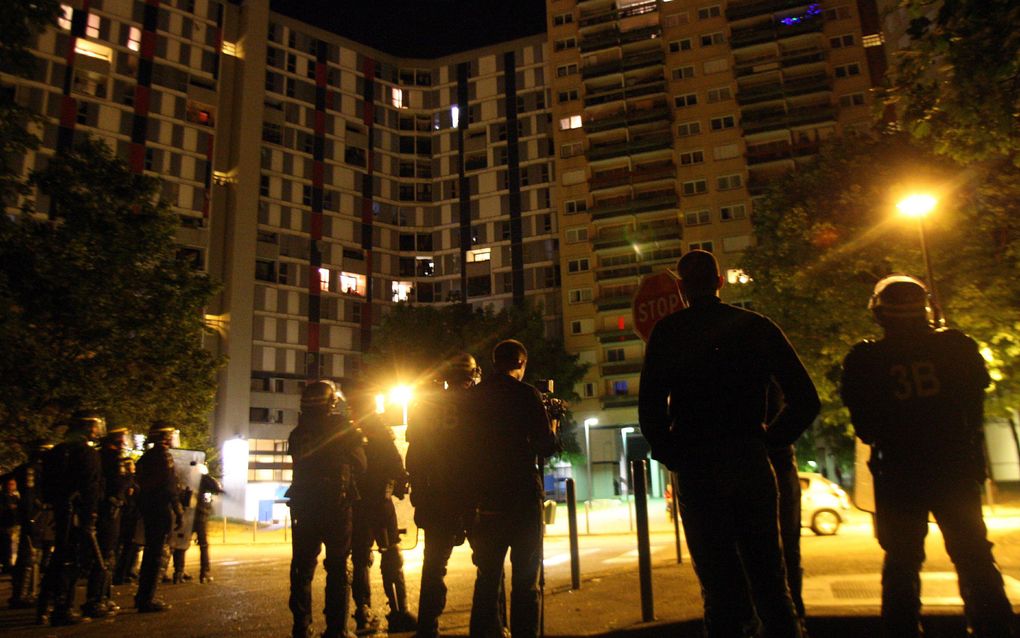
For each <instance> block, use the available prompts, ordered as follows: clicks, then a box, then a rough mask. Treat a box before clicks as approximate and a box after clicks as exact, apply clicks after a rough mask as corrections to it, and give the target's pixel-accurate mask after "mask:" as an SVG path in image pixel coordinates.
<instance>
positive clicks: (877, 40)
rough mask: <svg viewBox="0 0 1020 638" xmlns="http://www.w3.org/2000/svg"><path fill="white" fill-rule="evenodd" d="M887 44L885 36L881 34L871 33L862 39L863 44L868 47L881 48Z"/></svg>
mask: <svg viewBox="0 0 1020 638" xmlns="http://www.w3.org/2000/svg"><path fill="white" fill-rule="evenodd" d="M884 42H885V36H884V35H882V34H881V33H870V34H868V35H866V36H864V37H863V38H861V44H863V45H864V46H865V48H867V47H880V46H882V44H883V43H884Z"/></svg>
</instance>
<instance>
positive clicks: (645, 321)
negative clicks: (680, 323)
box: [633, 270, 684, 341]
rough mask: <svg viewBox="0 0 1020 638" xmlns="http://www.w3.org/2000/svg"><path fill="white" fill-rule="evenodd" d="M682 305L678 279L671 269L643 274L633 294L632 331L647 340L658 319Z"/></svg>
mask: <svg viewBox="0 0 1020 638" xmlns="http://www.w3.org/2000/svg"><path fill="white" fill-rule="evenodd" d="M683 307H684V302H683V299H681V298H680V286H679V279H678V278H677V276H676V275H675V274H673V272H672V271H669V270H664V271H662V272H659V273H655V274H654V275H645V277H644V279H642V280H641V285H639V286H638V290H637V293H635V295H634V305H633V311H634V332H636V333H637V334H638V336H639V337H641V339H642V340H644V341H648V337H650V336H651V334H652V328H654V327H655V324H656V323H658V321H659V320H660V319H662V318H663V317H665V316H666V315H669V314H673V313H674V312H676V311H677V310H680V309H681V308H683Z"/></svg>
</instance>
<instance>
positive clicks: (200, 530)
mask: <svg viewBox="0 0 1020 638" xmlns="http://www.w3.org/2000/svg"><path fill="white" fill-rule="evenodd" d="M200 470H201V471H202V478H201V479H199V481H198V504H197V505H196V506H195V520H194V521H193V522H192V524H191V531H192V533H194V535H195V540H196V541H197V542H198V550H199V572H198V582H200V583H209V582H212V575H211V574H210V562H209V516H210V515H211V514H212V500H213V496H215V495H217V494H222V493H223V486H222V485H220V482H219V481H217V480H216V478H215V477H213V476H212V475H211V474H209V468H208V467H206V466H205V465H202V466H201V467H200Z"/></svg>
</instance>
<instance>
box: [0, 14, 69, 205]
mask: <svg viewBox="0 0 1020 638" xmlns="http://www.w3.org/2000/svg"><path fill="white" fill-rule="evenodd" d="M60 10H61V9H60V3H59V2H58V1H57V0H9V1H8V2H5V3H4V9H3V11H0V73H7V74H10V75H15V76H22V77H31V76H32V74H33V71H34V70H35V61H34V58H33V57H32V54H31V52H30V51H29V50H28V49H29V46H31V44H32V42H33V39H34V38H35V36H37V35H38V34H39V33H40V32H41V31H42V30H43V29H45V28H46V27H47V26H49V25H52V24H55V23H56V21H57V14H58V13H59V12H60ZM37 118H38V115H37V114H35V113H32V112H31V111H30V110H28V109H27V108H25V107H24V106H22V105H20V104H18V103H17V102H16V101H15V95H14V91H13V90H6V89H5V90H0V206H4V205H7V204H13V203H14V198H15V197H16V196H17V195H21V194H24V193H25V184H24V183H23V181H22V179H21V171H20V168H19V164H18V162H17V160H19V159H20V158H21V157H23V156H24V154H25V152H26V151H29V150H32V149H35V148H36V147H38V145H39V139H38V138H37V137H35V136H34V135H32V134H31V133H30V132H29V131H28V130H27V129H26V127H25V125H26V123H28V122H29V121H32V120H35V119H37Z"/></svg>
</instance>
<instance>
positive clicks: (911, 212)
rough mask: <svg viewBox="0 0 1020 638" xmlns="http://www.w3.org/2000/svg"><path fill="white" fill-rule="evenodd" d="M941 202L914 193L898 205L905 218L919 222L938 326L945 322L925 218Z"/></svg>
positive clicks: (922, 253) (918, 226)
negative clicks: (929, 252) (929, 249)
mask: <svg viewBox="0 0 1020 638" xmlns="http://www.w3.org/2000/svg"><path fill="white" fill-rule="evenodd" d="M938 203H939V200H938V199H937V198H936V197H935V196H933V195H930V194H928V193H913V194H911V195H907V196H906V197H904V198H903V199H901V200H900V201H898V202H897V203H896V208H897V209H898V210H899V211H900V214H902V215H903V216H904V217H910V218H912V219H916V220H917V231H918V236H919V237H920V239H921V257H922V258H923V259H924V268H925V271H926V272H927V277H928V291H929V294H930V295H931V310H932V315H933V318H934V319H935V325H936V326H942V325H943V324H944V322H945V320H944V317H943V316H942V306H941V305H940V304H939V301H938V293H937V292H936V289H935V273H934V272H933V271H932V267H931V257H930V256H929V255H928V240H927V234H926V233H925V230H924V218H925V217H927V216H928V215H930V214H931V213H932V211H934V210H935V207H936V206H937V205H938Z"/></svg>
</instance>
